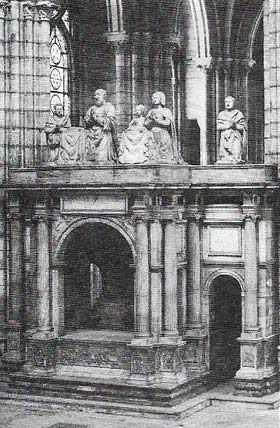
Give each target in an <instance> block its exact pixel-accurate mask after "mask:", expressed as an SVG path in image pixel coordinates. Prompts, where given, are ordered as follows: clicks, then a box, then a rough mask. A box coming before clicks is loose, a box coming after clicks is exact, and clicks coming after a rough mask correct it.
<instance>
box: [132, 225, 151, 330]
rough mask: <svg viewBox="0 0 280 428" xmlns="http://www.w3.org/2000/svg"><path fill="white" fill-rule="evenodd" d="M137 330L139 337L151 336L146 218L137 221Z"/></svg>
mask: <svg viewBox="0 0 280 428" xmlns="http://www.w3.org/2000/svg"><path fill="white" fill-rule="evenodd" d="M136 247H137V263H136V295H135V306H136V332H135V336H136V337H137V338H148V337H150V331H149V330H150V328H149V327H150V319H149V315H150V314H149V306H150V305H149V294H150V293H149V285H150V284H149V244H148V223H147V220H146V219H144V218H138V219H137V221H136Z"/></svg>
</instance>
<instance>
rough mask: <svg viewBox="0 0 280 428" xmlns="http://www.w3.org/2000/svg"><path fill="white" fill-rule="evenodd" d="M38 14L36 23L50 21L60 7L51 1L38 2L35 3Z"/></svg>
mask: <svg viewBox="0 0 280 428" xmlns="http://www.w3.org/2000/svg"><path fill="white" fill-rule="evenodd" d="M36 9H37V13H38V21H39V22H40V21H50V20H51V19H53V18H55V16H56V15H57V14H58V13H59V11H60V5H59V3H58V2H57V1H53V0H40V1H39V2H38V3H36Z"/></svg>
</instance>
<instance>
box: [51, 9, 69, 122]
mask: <svg viewBox="0 0 280 428" xmlns="http://www.w3.org/2000/svg"><path fill="white" fill-rule="evenodd" d="M67 16H68V15H66V16H65V17H63V18H62V20H63V21H62V22H63V25H64V26H65V28H66V29H67V28H69V26H68V25H69V20H68V19H67ZM56 104H62V105H63V107H64V112H65V113H66V114H70V96H69V55H68V49H67V43H66V39H65V36H64V34H63V32H62V31H61V29H60V28H59V24H56V25H54V26H53V29H52V32H51V38H50V108H51V111H53V110H54V106H55V105H56Z"/></svg>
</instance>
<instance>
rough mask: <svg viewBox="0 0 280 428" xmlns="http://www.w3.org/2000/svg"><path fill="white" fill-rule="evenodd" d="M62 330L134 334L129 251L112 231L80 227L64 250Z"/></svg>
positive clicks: (98, 225)
mask: <svg viewBox="0 0 280 428" xmlns="http://www.w3.org/2000/svg"><path fill="white" fill-rule="evenodd" d="M64 269H65V270H64V327H65V330H68V331H69V330H77V329H79V330H80V329H86V330H91V329H94V330H103V329H106V330H133V302H134V293H133V288H134V269H133V256H132V252H131V248H130V246H129V244H128V242H127V241H126V239H125V238H124V237H123V236H122V235H121V234H120V233H119V232H118V231H117V230H116V229H114V228H112V227H111V226H108V225H106V224H102V223H93V224H86V225H82V226H79V227H78V228H77V229H75V230H74V231H73V232H72V235H71V237H70V240H69V242H68V244H67V247H66V250H65V267H64Z"/></svg>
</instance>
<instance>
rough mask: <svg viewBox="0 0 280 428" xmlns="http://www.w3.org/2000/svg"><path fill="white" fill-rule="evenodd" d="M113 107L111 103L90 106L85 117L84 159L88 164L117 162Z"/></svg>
mask: <svg viewBox="0 0 280 428" xmlns="http://www.w3.org/2000/svg"><path fill="white" fill-rule="evenodd" d="M115 120H116V119H115V107H114V106H113V105H112V104H111V103H104V104H102V105H101V106H97V105H94V106H92V107H91V108H90V109H89V110H88V112H87V114H86V116H85V123H86V127H87V132H86V144H85V157H86V160H87V161H88V162H94V163H115V162H116V161H117V150H116V149H117V132H116V127H115Z"/></svg>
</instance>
